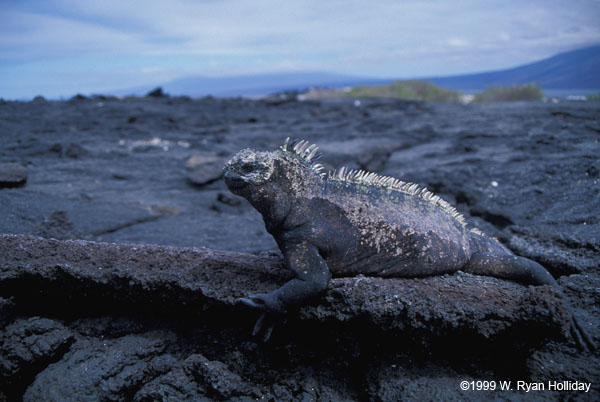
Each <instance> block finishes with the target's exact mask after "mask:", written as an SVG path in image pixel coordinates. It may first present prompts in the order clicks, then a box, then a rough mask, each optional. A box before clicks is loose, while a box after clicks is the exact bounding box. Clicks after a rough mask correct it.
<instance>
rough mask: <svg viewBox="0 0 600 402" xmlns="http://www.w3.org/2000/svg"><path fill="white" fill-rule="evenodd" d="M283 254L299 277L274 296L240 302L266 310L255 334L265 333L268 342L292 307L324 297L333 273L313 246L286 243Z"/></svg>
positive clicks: (271, 293)
mask: <svg viewBox="0 0 600 402" xmlns="http://www.w3.org/2000/svg"><path fill="white" fill-rule="evenodd" d="M281 251H282V252H283V255H284V257H285V259H286V262H287V266H288V268H289V269H290V270H292V271H293V272H294V274H295V275H296V278H294V279H292V280H290V281H289V282H287V283H286V284H285V285H283V286H282V287H280V288H279V289H277V290H274V291H272V292H270V293H260V294H256V295H253V296H250V297H249V298H245V297H243V298H240V299H239V301H240V302H242V303H244V304H245V305H247V306H250V307H253V308H256V309H259V310H262V311H263V313H262V315H261V316H260V318H259V319H258V321H257V322H256V325H255V326H254V330H253V331H252V335H253V336H254V335H256V334H257V333H259V332H260V331H261V330H264V340H265V342H266V341H267V340H268V339H269V337H270V336H271V332H272V330H273V326H274V325H275V323H276V321H277V319H278V318H279V317H281V316H283V315H284V314H286V313H287V311H288V309H289V308H290V307H294V306H298V305H300V304H302V303H303V302H305V301H306V300H308V299H311V298H313V297H315V296H319V295H320V294H322V293H323V292H324V291H325V289H327V284H328V283H329V280H330V279H331V272H330V271H329V267H328V266H327V263H326V262H325V260H324V259H323V257H321V255H320V254H319V250H318V249H317V247H315V246H314V245H312V244H309V243H307V242H302V243H298V244H284V245H283V246H282V250H281Z"/></svg>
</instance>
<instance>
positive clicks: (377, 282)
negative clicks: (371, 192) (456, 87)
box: [0, 97, 600, 401]
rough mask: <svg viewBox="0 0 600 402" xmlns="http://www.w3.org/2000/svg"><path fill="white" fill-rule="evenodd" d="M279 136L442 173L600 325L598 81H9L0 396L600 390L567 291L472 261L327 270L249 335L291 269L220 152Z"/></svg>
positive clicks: (403, 169) (332, 159)
mask: <svg viewBox="0 0 600 402" xmlns="http://www.w3.org/2000/svg"><path fill="white" fill-rule="evenodd" d="M287 136H290V137H292V138H302V139H307V140H310V141H312V142H315V143H317V144H318V145H319V146H320V148H321V150H322V151H323V152H324V157H323V159H322V162H323V164H324V165H325V166H326V167H327V168H328V169H334V168H337V167H340V166H349V167H361V168H365V169H368V170H372V171H377V172H380V173H383V174H386V175H393V176H396V177H399V178H402V179H404V180H408V181H414V182H417V183H419V184H421V185H425V186H427V187H428V188H430V189H431V190H433V191H434V192H436V193H438V194H440V195H441V196H443V197H444V198H445V199H447V200H448V201H450V202H452V203H453V204H455V205H456V206H457V207H458V209H459V210H460V211H461V212H462V213H463V214H464V215H465V216H466V217H467V220H468V221H469V223H470V224H471V225H472V226H476V227H478V228H480V229H481V230H483V231H485V232H487V233H489V234H491V235H494V236H496V237H498V238H499V239H500V240H501V241H503V242H504V243H505V244H506V245H508V246H509V247H510V248H511V249H513V250H514V251H515V252H516V253H518V254H520V255H523V256H526V257H529V258H532V259H534V260H536V261H538V262H540V263H542V264H543V265H545V266H546V267H547V268H548V269H549V270H550V271H551V272H552V273H553V274H554V275H555V276H556V277H560V278H559V282H560V283H561V285H562V286H563V288H564V291H565V293H566V297H567V298H568V300H569V302H570V303H571V305H572V306H573V307H574V310H575V314H576V315H577V317H578V318H579V319H580V320H581V322H583V323H584V325H585V326H587V328H588V330H589V332H590V334H592V336H593V337H594V339H595V340H596V342H597V343H599V342H600V329H599V328H600V312H599V311H598V308H597V306H598V305H599V302H600V276H599V273H600V272H599V267H598V265H599V261H600V253H599V252H600V237H599V234H600V222H599V218H598V217H599V216H600V161H599V157H598V156H599V155H600V144H599V140H600V105H599V104H598V103H576V102H572V103H560V104H544V103H512V104H498V105H480V106H476V105H469V106H460V105H428V104H422V103H410V102H401V101H388V100H385V101H381V100H370V101H366V100H362V101H361V103H360V105H358V106H357V105H356V104H355V103H354V102H352V101H325V102H295V101H288V100H286V99H279V98H274V99H267V100H261V101H250V100H241V99H232V100H216V99H211V98H206V99H199V100H190V99H186V98H168V97H156V98H142V99H125V100H118V99H112V98H104V97H96V98H92V99H86V98H81V97H79V98H74V99H72V100H70V101H66V102H46V101H43V100H37V101H35V102H30V103H17V102H2V103H0V140H1V143H0V144H1V145H0V178H2V180H0V187H2V188H0V205H1V207H2V214H0V233H6V234H9V235H4V236H1V237H0V250H1V251H0V321H1V325H2V329H1V330H0V345H1V348H0V400H2V399H5V400H20V399H21V398H23V399H24V400H57V401H58V400H85V399H87V400H92V399H93V400H148V401H149V400H186V399H187V400H250V399H265V400H375V401H395V400H433V399H436V400H437V399H440V400H481V399H500V400H519V399H521V398H522V397H524V396H526V397H527V399H534V400H536V399H537V400H549V399H550V400H553V399H554V400H563V399H575V400H597V399H598V398H599V396H600V363H599V359H598V354H597V352H596V353H590V352H581V351H578V350H577V349H576V348H575V347H574V345H573V344H572V343H571V342H570V341H569V339H568V338H566V337H565V325H566V315H565V311H564V309H563V308H562V307H561V303H560V296H559V295H558V294H557V293H556V292H554V291H553V290H551V289H547V288H543V287H542V288H527V287H524V286H520V285H517V284H512V283H509V282H505V281H500V280H495V279H491V278H481V277H476V276H472V275H466V274H462V273H459V274H457V275H451V276H444V277H438V278H427V279H419V280H416V279H414V280H381V279H376V278H362V277H361V278H339V279H335V280H334V281H333V282H332V286H331V287H330V289H329V291H328V293H327V295H326V296H325V297H324V298H323V300H320V301H315V303H314V304H313V305H311V306H307V307H304V308H302V309H300V311H298V312H297V313H295V314H293V315H292V316H291V317H289V318H288V320H287V322H286V323H284V324H281V325H279V326H278V327H277V328H276V330H275V332H274V335H273V339H272V340H271V341H270V342H269V343H267V344H262V343H261V342H259V341H258V340H256V339H253V338H252V337H251V336H250V331H251V328H252V325H253V322H254V320H255V319H256V318H257V317H256V313H255V312H253V311H250V310H248V309H247V308H245V307H243V306H239V305H236V304H235V298H236V297H238V296H241V295H247V294H252V293H255V292H256V291H260V290H263V289H265V290H266V289H272V288H275V287H277V286H279V285H280V284H282V283H283V282H285V280H286V277H287V276H286V275H287V274H286V272H285V271H284V270H282V269H281V267H280V260H279V254H278V251H277V248H276V245H275V243H274V242H273V240H272V239H271V238H270V237H269V236H268V234H267V233H266V232H265V230H264V227H263V224H262V220H261V218H260V216H259V215H258V214H257V213H256V212H255V211H254V210H252V208H251V207H250V206H249V205H248V204H247V203H246V202H245V201H244V200H242V199H240V198H238V197H235V196H234V195H232V194H231V193H229V192H228V191H227V189H226V187H225V185H224V184H223V182H222V181H221V180H220V166H221V165H222V163H223V162H224V160H226V159H227V158H228V157H230V156H231V155H233V154H234V153H236V152H237V151H238V150H239V149H242V148H244V147H252V148H255V149H274V148H276V147H278V146H279V145H281V144H282V143H283V140H284V139H285V137H287ZM15 164H16V165H15ZM36 236H38V237H36ZM44 238H46V239H49V238H53V239H59V240H45V239H44ZM68 239H78V240H79V241H69V240H68ZM63 240H65V241H63ZM81 240H85V241H81ZM98 242H108V243H117V244H98ZM142 244H143V245H145V246H138V245H142ZM148 244H156V245H157V246H148ZM165 246H172V247H165ZM189 247H208V248H210V249H213V250H221V251H218V252H217V251H211V250H205V249H191V248H189ZM238 253H248V254H238ZM462 380H495V381H497V382H498V381H500V380H512V381H513V385H512V387H513V388H516V383H515V382H516V381H517V380H525V381H528V382H532V381H536V382H547V381H549V380H551V381H554V380H556V381H580V382H592V389H591V391H590V392H589V393H587V394H585V393H578V392H570V393H569V392H550V391H537V392H534V391H530V392H529V393H527V394H525V393H524V392H523V391H517V390H512V391H499V390H498V389H497V390H496V391H493V392H484V391H462V390H461V389H460V386H459V385H460V381H462ZM169 398H170V399H169Z"/></svg>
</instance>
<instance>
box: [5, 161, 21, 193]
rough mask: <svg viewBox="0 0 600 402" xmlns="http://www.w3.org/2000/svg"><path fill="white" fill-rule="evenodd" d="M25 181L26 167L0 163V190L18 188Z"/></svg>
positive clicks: (18, 164) (17, 164)
mask: <svg viewBox="0 0 600 402" xmlns="http://www.w3.org/2000/svg"><path fill="white" fill-rule="evenodd" d="M26 181H27V167H26V166H23V165H21V164H20V163H0V188H2V187H19V186H22V185H24V184H25V182H26Z"/></svg>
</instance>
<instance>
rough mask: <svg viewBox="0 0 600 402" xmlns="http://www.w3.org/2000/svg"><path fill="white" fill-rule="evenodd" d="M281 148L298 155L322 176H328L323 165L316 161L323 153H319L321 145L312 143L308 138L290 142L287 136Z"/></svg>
mask: <svg viewBox="0 0 600 402" xmlns="http://www.w3.org/2000/svg"><path fill="white" fill-rule="evenodd" d="M281 150H282V151H285V152H290V153H292V154H294V155H297V156H298V157H299V158H300V159H302V160H304V161H305V162H306V163H308V164H309V165H310V168H311V169H312V170H313V171H314V172H315V173H317V174H318V175H319V176H320V177H321V178H323V179H324V178H325V177H326V176H327V174H326V173H325V172H323V165H321V164H320V163H316V161H317V160H319V159H320V158H321V153H317V151H318V150H319V147H318V146H316V145H315V144H312V145H311V144H310V143H309V142H308V141H306V140H300V141H298V140H294V141H292V143H291V144H290V137H287V138H286V139H285V142H284V143H283V145H282V146H281Z"/></svg>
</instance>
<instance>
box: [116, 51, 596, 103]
mask: <svg viewBox="0 0 600 402" xmlns="http://www.w3.org/2000/svg"><path fill="white" fill-rule="evenodd" d="M411 79H414V78H411ZM418 79H420V80H424V81H430V82H433V83H434V84H436V85H439V86H440V87H443V88H449V89H455V90H462V91H465V90H483V89H485V88H486V87H490V86H511V85H518V84H527V83H536V84H538V85H539V86H541V87H542V89H581V90H590V91H592V90H599V89H600V45H595V46H590V47H586V48H583V49H577V50H573V51H569V52H564V53H559V54H557V55H555V56H552V57H550V58H547V59H544V60H540V61H537V62H534V63H530V64H526V65H523V66H519V67H514V68H510V69H505V70H500V71H491V72H484V73H477V74H466V75H458V76H450V77H423V78H418ZM396 80H398V79H392V78H388V79H385V78H369V77H357V76H351V75H343V74H334V73H325V72H298V73H275V74H259V75H243V76H230V77H203V76H194V77H186V78H180V79H177V80H173V81H170V82H166V83H164V84H159V85H157V86H161V87H162V88H163V90H164V92H166V93H168V94H170V95H188V96H193V97H199V96H207V95H213V96H264V95H268V94H272V93H276V92H283V91H304V90H307V89H309V88H315V87H318V88H342V87H355V86H368V85H384V84H389V83H391V82H393V81H396ZM154 87H156V86H154ZM151 89H153V88H152V87H143V88H135V89H130V90H123V91H118V92H117V94H119V95H128V94H135V95H143V94H145V93H147V92H148V91H149V90H151Z"/></svg>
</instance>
